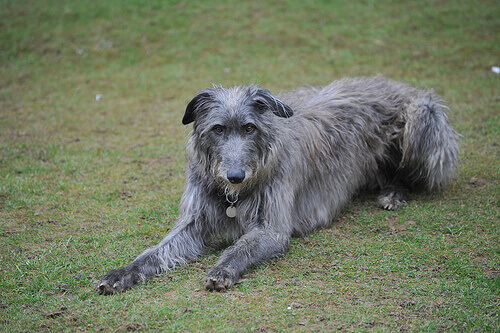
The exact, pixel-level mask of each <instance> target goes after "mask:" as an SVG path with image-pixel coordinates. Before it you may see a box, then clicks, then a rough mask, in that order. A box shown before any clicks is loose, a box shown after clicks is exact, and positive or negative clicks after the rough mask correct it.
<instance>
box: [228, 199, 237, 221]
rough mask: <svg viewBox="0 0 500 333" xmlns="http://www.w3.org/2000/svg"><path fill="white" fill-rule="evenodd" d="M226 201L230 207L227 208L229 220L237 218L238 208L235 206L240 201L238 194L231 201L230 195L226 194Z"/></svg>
mask: <svg viewBox="0 0 500 333" xmlns="http://www.w3.org/2000/svg"><path fill="white" fill-rule="evenodd" d="M226 201H227V202H229V207H227V208H226V215H227V217H229V218H232V219H233V218H235V217H236V213H237V211H236V207H235V206H234V204H235V203H236V201H238V194H236V197H235V198H234V200H231V199H230V198H229V193H226Z"/></svg>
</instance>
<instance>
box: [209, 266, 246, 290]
mask: <svg viewBox="0 0 500 333" xmlns="http://www.w3.org/2000/svg"><path fill="white" fill-rule="evenodd" d="M236 282H238V277H237V276H236V272H235V271H234V269H230V268H225V267H215V268H213V269H212V270H211V271H210V272H209V273H208V274H207V276H206V277H205V281H204V283H205V289H207V290H216V291H224V290H226V289H230V288H231V287H232V286H234V285H235V283H236Z"/></svg>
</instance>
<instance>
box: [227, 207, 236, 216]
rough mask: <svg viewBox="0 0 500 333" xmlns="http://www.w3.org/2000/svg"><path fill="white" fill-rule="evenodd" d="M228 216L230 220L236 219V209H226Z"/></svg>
mask: <svg viewBox="0 0 500 333" xmlns="http://www.w3.org/2000/svg"><path fill="white" fill-rule="evenodd" d="M226 215H227V216H228V217H230V218H234V217H235V216H236V207H234V206H229V207H227V208H226Z"/></svg>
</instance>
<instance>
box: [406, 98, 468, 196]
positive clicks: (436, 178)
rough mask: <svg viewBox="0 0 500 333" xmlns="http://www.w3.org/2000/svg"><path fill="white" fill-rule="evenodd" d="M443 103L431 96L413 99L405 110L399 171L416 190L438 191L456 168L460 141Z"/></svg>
mask: <svg viewBox="0 0 500 333" xmlns="http://www.w3.org/2000/svg"><path fill="white" fill-rule="evenodd" d="M442 102H443V101H442V100H440V99H437V98H434V97H432V96H431V95H430V94H428V95H426V96H422V97H421V98H418V99H416V100H414V101H413V102H412V103H410V105H409V106H408V108H407V110H406V112H405V113H406V114H405V116H406V125H405V129H404V134H403V142H402V153H403V156H402V161H401V165H400V167H401V169H402V170H404V174H405V175H406V178H407V179H406V180H407V181H409V182H410V183H411V184H412V185H413V186H415V187H423V188H426V189H428V190H440V189H442V188H443V187H445V186H446V185H448V183H449V182H450V180H451V178H452V177H453V174H454V172H455V170H456V169H457V166H458V153H459V144H458V141H459V138H460V134H458V133H457V132H456V131H455V130H454V129H453V128H452V127H451V126H450V125H449V121H448V117H447V115H446V113H445V110H447V109H448V108H447V107H446V106H444V105H443V104H442Z"/></svg>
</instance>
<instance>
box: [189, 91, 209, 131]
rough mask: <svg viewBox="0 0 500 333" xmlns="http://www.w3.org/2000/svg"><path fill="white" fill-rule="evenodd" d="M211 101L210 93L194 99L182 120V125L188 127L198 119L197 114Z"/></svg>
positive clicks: (201, 94) (199, 95)
mask: <svg viewBox="0 0 500 333" xmlns="http://www.w3.org/2000/svg"><path fill="white" fill-rule="evenodd" d="M209 99H210V94H209V93H200V94H198V95H196V97H195V98H193V99H192V100H191V102H189V104H188V105H187V107H186V112H185V113H184V117H183V118H182V124H183V125H187V124H190V123H192V122H193V121H194V119H195V118H196V114H197V113H198V112H200V111H201V110H202V109H203V106H204V105H205V104H206V103H207V102H208V101H209Z"/></svg>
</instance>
